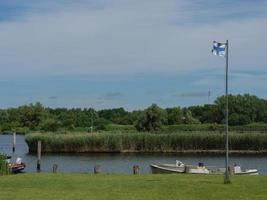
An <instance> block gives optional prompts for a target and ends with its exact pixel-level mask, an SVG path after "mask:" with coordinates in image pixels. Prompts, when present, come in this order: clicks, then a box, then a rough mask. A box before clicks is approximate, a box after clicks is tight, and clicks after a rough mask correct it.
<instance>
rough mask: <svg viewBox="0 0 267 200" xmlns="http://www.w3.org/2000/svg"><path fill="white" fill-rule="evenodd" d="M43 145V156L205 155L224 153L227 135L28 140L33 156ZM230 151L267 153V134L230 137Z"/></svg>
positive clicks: (53, 136)
mask: <svg viewBox="0 0 267 200" xmlns="http://www.w3.org/2000/svg"><path fill="white" fill-rule="evenodd" d="M38 140H40V141H42V151H43V152H186V151H191V152H194V151H195V152H201V151H203V152H205V151H214V152H216V151H224V147H225V135H224V134H220V133H214V132H194V133H188V132H186V133H172V134H153V133H124V134H123V133H121V134H118V133H116V134H112V133H95V134H89V133H78V134H74V133H70V134H54V133H32V134H28V135H27V136H26V142H27V144H28V146H29V151H30V152H35V151H36V150H37V141H38ZM229 150H232V151H255V152H267V134H266V133H230V135H229Z"/></svg>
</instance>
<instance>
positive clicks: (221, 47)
mask: <svg viewBox="0 0 267 200" xmlns="http://www.w3.org/2000/svg"><path fill="white" fill-rule="evenodd" d="M211 52H212V54H213V55H215V56H225V52H226V44H225V43H219V42H216V41H213V49H212V51H211Z"/></svg>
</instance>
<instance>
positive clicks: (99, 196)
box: [0, 173, 267, 200]
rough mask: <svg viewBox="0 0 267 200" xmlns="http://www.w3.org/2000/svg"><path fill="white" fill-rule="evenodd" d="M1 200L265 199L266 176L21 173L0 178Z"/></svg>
mask: <svg viewBox="0 0 267 200" xmlns="http://www.w3.org/2000/svg"><path fill="white" fill-rule="evenodd" d="M0 188H1V189H0V199H1V200H14V199H20V200H46V199H47V200H50V199H58V200H81V199H83V200H87V199H90V200H106V199H108V200H113V199H114V200H125V199H133V200H139V199H145V200H150V199H151V200H158V199H164V200H166V199H168V200H172V199H179V200H185V199H186V200H193V199H197V200H202V199H203V200H209V199H211V200H214V199H216V200H220V199H222V200H225V199H227V200H231V199H234V200H236V199H242V200H246V199H247V200H251V199H254V200H260V199H262V200H265V199H267V190H266V188H267V177H264V176H239V177H237V176H235V177H232V183H231V184H226V185H225V184H223V177H222V176H208V175H92V174H46V173H44V174H43V173H42V174H21V175H12V176H4V177H0Z"/></svg>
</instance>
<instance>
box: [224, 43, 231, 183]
mask: <svg viewBox="0 0 267 200" xmlns="http://www.w3.org/2000/svg"><path fill="white" fill-rule="evenodd" d="M225 48H226V66H225V96H226V108H225V110H226V112H225V115H226V116H225V124H226V140H225V150H226V155H225V176H224V183H229V182H230V178H229V170H228V130H229V129H228V50H229V47H228V40H226V47H225Z"/></svg>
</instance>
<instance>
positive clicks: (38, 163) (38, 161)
mask: <svg viewBox="0 0 267 200" xmlns="http://www.w3.org/2000/svg"><path fill="white" fill-rule="evenodd" d="M41 150H42V142H41V141H40V140H39V141H38V144H37V157H38V158H37V172H40V171H41Z"/></svg>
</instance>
